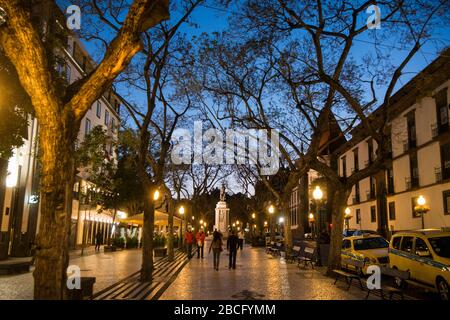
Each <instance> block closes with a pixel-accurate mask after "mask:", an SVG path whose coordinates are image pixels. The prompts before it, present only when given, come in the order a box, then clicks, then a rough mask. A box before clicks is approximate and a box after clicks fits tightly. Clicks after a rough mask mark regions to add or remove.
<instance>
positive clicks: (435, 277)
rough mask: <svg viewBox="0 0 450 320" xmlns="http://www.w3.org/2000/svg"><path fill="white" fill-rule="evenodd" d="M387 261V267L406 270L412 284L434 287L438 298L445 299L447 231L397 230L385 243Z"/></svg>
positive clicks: (449, 275)
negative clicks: (387, 254)
mask: <svg viewBox="0 0 450 320" xmlns="http://www.w3.org/2000/svg"><path fill="white" fill-rule="evenodd" d="M389 261H390V267H391V268H394V269H398V270H401V271H409V274H410V280H412V281H413V282H412V283H413V284H417V285H419V286H424V287H426V288H429V289H432V290H435V291H437V292H438V293H439V295H440V297H441V299H443V300H449V297H450V296H449V283H450V232H448V231H447V232H445V231H442V230H439V229H424V230H416V231H404V232H398V233H396V234H394V235H393V236H392V239H391V242H390V245H389ZM408 283H411V282H410V281H409V282H408Z"/></svg>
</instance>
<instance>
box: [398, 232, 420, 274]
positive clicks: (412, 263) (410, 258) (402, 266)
mask: <svg viewBox="0 0 450 320" xmlns="http://www.w3.org/2000/svg"><path fill="white" fill-rule="evenodd" d="M413 248H414V237H403V239H402V243H401V246H400V250H401V251H402V253H403V256H404V258H402V259H401V263H399V266H398V269H399V270H401V271H409V272H410V277H411V279H416V278H417V273H418V270H419V269H420V263H419V261H418V259H417V257H416V255H415V254H414V252H413Z"/></svg>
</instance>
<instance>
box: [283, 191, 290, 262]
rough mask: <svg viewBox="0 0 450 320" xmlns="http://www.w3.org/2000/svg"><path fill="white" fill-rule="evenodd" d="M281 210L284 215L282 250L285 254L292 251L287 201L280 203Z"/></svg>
mask: <svg viewBox="0 0 450 320" xmlns="http://www.w3.org/2000/svg"><path fill="white" fill-rule="evenodd" d="M281 209H282V210H283V211H282V212H283V215H284V248H285V250H286V253H287V254H289V253H291V250H292V230H291V215H290V212H289V199H283V200H282V201H281Z"/></svg>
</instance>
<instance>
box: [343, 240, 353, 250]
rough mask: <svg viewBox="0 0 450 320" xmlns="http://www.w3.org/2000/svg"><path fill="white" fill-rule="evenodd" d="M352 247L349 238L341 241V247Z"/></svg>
mask: <svg viewBox="0 0 450 320" xmlns="http://www.w3.org/2000/svg"><path fill="white" fill-rule="evenodd" d="M351 247H352V243H351V242H350V240H343V241H342V249H350V248H351Z"/></svg>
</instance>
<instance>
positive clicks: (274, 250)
mask: <svg viewBox="0 0 450 320" xmlns="http://www.w3.org/2000/svg"><path fill="white" fill-rule="evenodd" d="M281 246H282V243H281V242H277V243H276V244H275V246H274V247H273V248H272V252H271V253H272V255H276V256H279V255H281V253H280V251H281Z"/></svg>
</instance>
